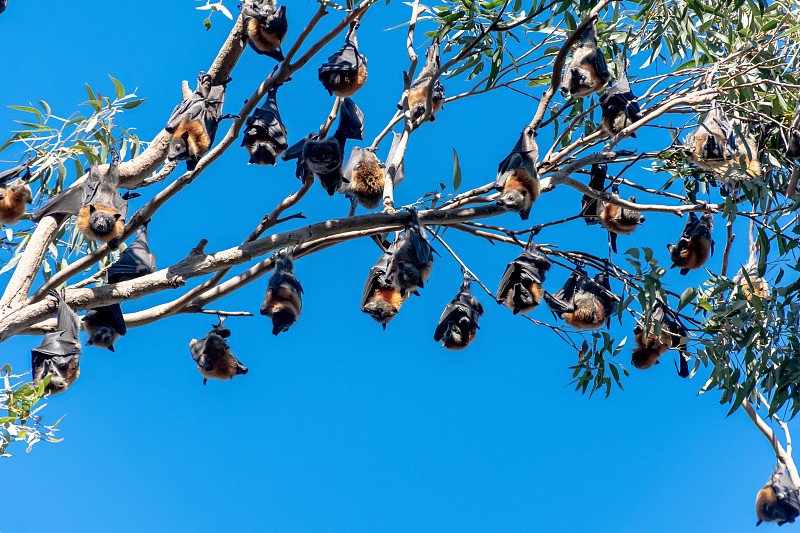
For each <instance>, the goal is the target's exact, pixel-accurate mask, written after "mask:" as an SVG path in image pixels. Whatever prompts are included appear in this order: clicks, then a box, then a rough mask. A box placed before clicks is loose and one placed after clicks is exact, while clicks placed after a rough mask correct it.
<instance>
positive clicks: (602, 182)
mask: <svg viewBox="0 0 800 533" xmlns="http://www.w3.org/2000/svg"><path fill="white" fill-rule="evenodd" d="M589 176H590V177H589V187H591V188H592V189H594V190H595V191H598V192H600V191H602V190H604V189H605V186H606V177H608V165H606V164H602V165H597V164H595V165H592V168H591V170H590V171H589ZM602 212H603V205H602V202H600V201H599V200H598V199H597V198H592V197H591V196H589V195H588V194H584V195H583V198H581V216H582V217H583V220H584V222H586V225H587V226H591V225H593V224H599V223H600V214H601V213H602Z"/></svg>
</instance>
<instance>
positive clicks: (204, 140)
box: [164, 72, 230, 170]
mask: <svg viewBox="0 0 800 533" xmlns="http://www.w3.org/2000/svg"><path fill="white" fill-rule="evenodd" d="M207 76H208V74H206V73H205V72H202V73H200V76H198V83H197V90H196V91H195V92H194V94H193V95H192V96H191V98H189V99H188V100H186V101H184V102H181V103H180V104H178V105H177V106H175V109H174V110H173V111H172V115H170V117H169V120H168V121H167V125H166V126H165V127H164V129H165V130H166V131H167V133H169V134H171V135H172V140H171V141H170V145H169V159H170V161H176V160H177V161H183V160H185V161H186V169H187V170H194V169H195V167H196V166H197V162H198V161H199V160H200V158H201V157H203V154H205V153H206V152H207V151H208V149H209V148H210V147H211V145H212V144H213V142H214V137H215V136H216V134H217V127H218V126H219V121H220V120H222V104H223V102H224V100H225V87H226V85H227V83H228V82H229V81H230V78H229V79H228V80H226V81H225V83H222V84H221V85H215V86H213V87H211V88H210V89H206V85H205V84H204V83H203V81H204V80H205V79H206V77H207Z"/></svg>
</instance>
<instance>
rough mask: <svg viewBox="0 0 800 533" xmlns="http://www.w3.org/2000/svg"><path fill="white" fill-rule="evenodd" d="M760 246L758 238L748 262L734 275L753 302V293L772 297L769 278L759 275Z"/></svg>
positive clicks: (751, 249) (760, 296) (746, 295)
mask: <svg viewBox="0 0 800 533" xmlns="http://www.w3.org/2000/svg"><path fill="white" fill-rule="evenodd" d="M759 248H760V246H759V244H758V241H757V240H756V241H755V242H754V243H753V245H752V246H751V247H750V257H749V258H748V260H747V264H746V265H744V266H743V267H742V268H741V269H740V270H739V272H738V273H737V274H736V276H734V277H733V282H734V283H736V284H737V285H739V286H740V287H742V292H744V295H745V297H746V298H747V299H748V300H749V301H751V302H752V301H753V295H755V296H758V297H759V298H769V297H770V294H769V284H768V283H767V280H765V279H764V278H762V277H761V276H759V275H758V262H759V261H758V250H759Z"/></svg>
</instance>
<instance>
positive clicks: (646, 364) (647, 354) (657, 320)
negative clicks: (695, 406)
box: [631, 297, 689, 377]
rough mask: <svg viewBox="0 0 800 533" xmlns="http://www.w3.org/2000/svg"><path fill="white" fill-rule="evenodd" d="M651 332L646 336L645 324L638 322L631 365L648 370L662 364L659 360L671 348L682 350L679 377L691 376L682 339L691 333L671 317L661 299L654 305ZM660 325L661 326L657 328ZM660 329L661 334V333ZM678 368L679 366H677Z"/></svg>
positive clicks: (634, 331) (635, 329) (657, 299)
mask: <svg viewBox="0 0 800 533" xmlns="http://www.w3.org/2000/svg"><path fill="white" fill-rule="evenodd" d="M650 317H651V323H650V332H649V333H647V334H646V335H645V330H644V323H643V322H641V321H637V323H636V327H635V328H634V329H633V333H634V335H635V336H634V342H635V343H636V347H635V348H634V349H633V352H632V353H631V364H632V365H633V366H635V367H636V368H638V369H640V370H646V369H648V368H650V367H652V366H654V365H657V364H659V363H660V361H659V360H658V359H659V358H660V357H661V356H662V355H663V354H664V353H666V351H667V350H668V349H670V348H679V349H681V354H680V359H681V368H680V370H678V375H679V376H681V377H688V376H689V367H688V366H687V361H688V356H684V350H683V347H684V346H685V344H684V343H683V341H682V339H683V338H686V337H688V336H689V332H688V331H687V330H686V328H685V327H684V326H683V324H681V323H680V322H679V321H678V320H677V319H675V318H673V317H672V316H671V311H670V309H669V308H668V307H667V305H666V304H665V303H664V302H663V300H661V298H660V297H657V298H656V301H655V302H654V303H653V309H652V312H651V314H650ZM656 324H659V325H660V326H656ZM659 328H660V332H659ZM676 366H677V365H676Z"/></svg>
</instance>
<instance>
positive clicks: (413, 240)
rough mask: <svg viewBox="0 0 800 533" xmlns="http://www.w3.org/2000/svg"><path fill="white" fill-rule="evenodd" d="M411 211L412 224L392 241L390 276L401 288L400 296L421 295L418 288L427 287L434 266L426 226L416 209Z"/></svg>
mask: <svg viewBox="0 0 800 533" xmlns="http://www.w3.org/2000/svg"><path fill="white" fill-rule="evenodd" d="M409 211H410V212H411V225H410V226H408V227H407V228H406V230H405V231H404V232H403V236H402V237H399V238H397V239H395V241H394V242H393V243H392V261H391V264H390V266H389V273H390V274H389V278H390V280H391V281H392V282H393V283H394V285H395V286H396V287H397V288H399V289H400V296H402V297H403V298H405V297H406V296H408V294H409V293H412V294H416V295H417V296H419V292H417V289H422V288H424V287H425V282H426V281H428V278H429V277H430V275H431V269H432V268H433V248H431V245H430V243H429V242H428V239H427V234H426V233H425V227H424V226H423V225H422V224H421V223H420V221H419V215H418V214H417V210H416V209H413V208H411V209H409Z"/></svg>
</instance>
